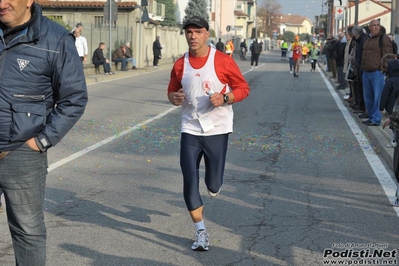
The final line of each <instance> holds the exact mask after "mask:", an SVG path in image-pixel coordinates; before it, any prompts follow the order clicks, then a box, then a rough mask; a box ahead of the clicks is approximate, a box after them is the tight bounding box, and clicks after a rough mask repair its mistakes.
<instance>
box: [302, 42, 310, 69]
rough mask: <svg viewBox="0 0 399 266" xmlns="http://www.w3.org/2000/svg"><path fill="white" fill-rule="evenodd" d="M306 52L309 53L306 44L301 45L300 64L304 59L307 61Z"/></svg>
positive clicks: (303, 62)
mask: <svg viewBox="0 0 399 266" xmlns="http://www.w3.org/2000/svg"><path fill="white" fill-rule="evenodd" d="M308 53H309V48H308V46H307V45H306V44H304V45H303V46H302V65H304V64H305V62H306V61H308Z"/></svg>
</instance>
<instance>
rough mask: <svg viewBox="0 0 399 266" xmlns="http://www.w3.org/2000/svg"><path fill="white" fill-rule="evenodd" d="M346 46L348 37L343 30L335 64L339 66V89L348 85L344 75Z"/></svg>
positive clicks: (339, 38) (339, 39) (337, 47)
mask: <svg viewBox="0 0 399 266" xmlns="http://www.w3.org/2000/svg"><path fill="white" fill-rule="evenodd" d="M345 48H346V37H345V33H343V32H341V33H340V34H339V35H338V42H337V46H336V52H335V64H336V67H337V77H338V86H337V87H336V88H335V89H337V90H345V89H346V86H347V85H348V84H347V82H346V80H345V75H344V62H345Z"/></svg>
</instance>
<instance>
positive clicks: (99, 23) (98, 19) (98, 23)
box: [94, 16, 104, 29]
mask: <svg viewBox="0 0 399 266" xmlns="http://www.w3.org/2000/svg"><path fill="white" fill-rule="evenodd" d="M103 26H104V16H94V28H95V29H101V28H102V27H103Z"/></svg>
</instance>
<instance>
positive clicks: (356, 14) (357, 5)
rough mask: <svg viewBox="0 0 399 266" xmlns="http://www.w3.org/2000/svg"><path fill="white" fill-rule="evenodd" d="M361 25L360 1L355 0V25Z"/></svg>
mask: <svg viewBox="0 0 399 266" xmlns="http://www.w3.org/2000/svg"><path fill="white" fill-rule="evenodd" d="M358 24H359V0H355V25H358Z"/></svg>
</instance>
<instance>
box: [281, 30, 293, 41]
mask: <svg viewBox="0 0 399 266" xmlns="http://www.w3.org/2000/svg"><path fill="white" fill-rule="evenodd" d="M283 38H284V40H287V41H291V42H292V41H294V38H295V33H293V32H292V31H284V34H283Z"/></svg>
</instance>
